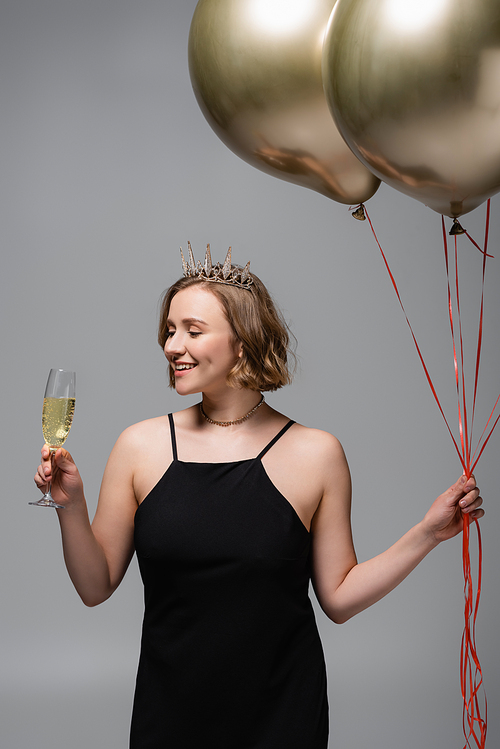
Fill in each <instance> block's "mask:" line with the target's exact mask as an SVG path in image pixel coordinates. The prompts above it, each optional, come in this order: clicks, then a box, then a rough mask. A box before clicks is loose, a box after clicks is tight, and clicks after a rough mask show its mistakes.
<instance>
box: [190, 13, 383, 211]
mask: <svg viewBox="0 0 500 749" xmlns="http://www.w3.org/2000/svg"><path fill="white" fill-rule="evenodd" d="M333 5H334V0H287V2H284V0H200V2H199V3H198V5H197V7H196V10H195V13H194V16H193V20H192V24H191V29H190V34H189V69H190V74H191V82H192V85H193V89H194V92H195V95H196V98H197V101H198V104H199V106H200V108H201V110H202V112H203V114H204V115H205V117H206V119H207V120H208V122H209V124H210V125H211V127H212V128H213V130H214V131H215V132H216V133H217V135H218V136H219V138H220V139H221V140H222V141H223V142H224V143H225V144H226V145H227V146H228V147H229V148H230V149H231V150H232V151H234V153H236V154H237V155H238V156H240V157H241V158H242V159H244V160H245V161H247V162H248V163H250V164H252V165H253V166H255V167H257V168H258V169H260V170H262V171H264V172H267V173H268V174H271V175H273V176H275V177H280V178H281V179H284V180H287V181H289V182H294V183H296V184H298V185H302V186H303V187H308V188H310V189H312V190H316V191H317V192H319V193H321V194H323V195H326V196H327V197H328V198H331V199H332V200H336V201H339V202H341V203H346V204H349V203H360V202H363V201H366V200H368V199H369V198H370V197H371V196H372V195H373V194H374V192H375V191H376V190H377V188H378V186H379V184H380V180H379V179H378V178H377V177H375V176H374V175H373V174H372V173H371V172H370V171H369V170H368V169H367V168H366V167H365V166H363V164H361V162H360V161H359V160H358V159H357V157H356V156H354V154H353V153H352V152H351V151H350V149H349V148H348V146H347V145H346V143H345V142H344V140H343V138H342V137H341V135H340V134H339V132H338V130H337V127H336V125H335V123H334V121H333V119H332V117H331V115H330V112H329V109H328V105H327V102H326V99H325V95H324V92H323V84H322V77H321V55H322V46H323V39H324V34H325V30H326V27H327V23H328V18H329V16H330V12H331V10H332V8H333Z"/></svg>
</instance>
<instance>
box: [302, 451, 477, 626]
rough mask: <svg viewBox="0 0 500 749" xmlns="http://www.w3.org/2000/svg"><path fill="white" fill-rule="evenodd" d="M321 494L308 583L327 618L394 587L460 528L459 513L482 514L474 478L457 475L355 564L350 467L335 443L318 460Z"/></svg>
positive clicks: (342, 615) (341, 618) (344, 615)
mask: <svg viewBox="0 0 500 749" xmlns="http://www.w3.org/2000/svg"><path fill="white" fill-rule="evenodd" d="M322 470H323V472H324V475H325V477H326V480H325V487H326V489H325V493H324V495H323V498H322V500H321V502H320V504H319V507H318V510H317V511H316V514H315V516H314V518H313V523H312V527H311V532H312V538H313V582H314V587H315V590H316V594H317V596H318V600H319V602H320V604H321V606H322V608H323V609H324V611H325V613H326V614H327V616H329V617H330V618H331V619H332V620H333V621H335V622H337V623H342V622H345V621H347V620H348V619H350V618H351V617H352V616H354V615H355V614H357V613H359V612H360V611H363V610H364V609H366V608H368V607H369V606H371V605H373V604H374V603H375V602H376V601H378V600H380V599H381V598H383V597H384V596H385V595H387V594H388V593H389V592H390V591H391V590H393V589H394V588H395V587H396V586H397V585H399V583H400V582H402V581H403V580H404V579H405V577H407V575H409V573H410V572H411V571H412V570H413V569H414V568H415V567H416V566H417V565H418V564H419V562H421V561H422V559H423V558H424V557H425V556H426V555H427V554H428V553H429V552H430V551H431V550H432V549H433V548H435V546H437V545H438V544H439V543H440V542H441V541H444V540H446V539H448V538H451V537H452V536H455V535H456V534H457V533H459V532H460V531H461V529H462V512H466V513H470V515H471V517H482V516H483V515H484V511H483V510H482V509H479V508H480V505H481V503H482V500H481V497H480V496H479V490H478V489H477V488H476V483H475V479H474V477H471V478H470V479H469V480H468V481H466V479H465V477H461V478H460V479H459V480H458V481H457V482H456V483H455V484H453V486H451V487H450V488H449V489H448V490H447V491H446V492H444V493H443V494H442V495H441V496H440V497H438V498H437V499H436V501H435V502H434V504H433V505H432V507H431V508H430V510H429V511H428V513H427V514H426V516H425V518H424V519H423V520H422V521H421V522H420V523H418V524H417V525H416V526H414V527H413V528H411V529H410V530H409V531H408V533H406V534H405V535H404V536H403V537H402V538H400V539H399V540H398V541H396V543H395V544H393V545H392V546H391V547H390V548H389V549H387V550H386V551H384V552H383V553H382V554H379V555H378V556H376V557H374V558H373V559H369V560H368V561H366V562H363V563H361V564H358V562H357V559H356V555H355V552H354V546H353V542H352V535H351V523H350V504H351V497H350V481H349V470H348V467H347V462H346V460H345V457H344V454H343V451H342V448H341V447H340V445H339V446H338V447H337V448H336V449H335V450H334V451H333V452H332V451H330V457H329V458H327V456H326V455H325V456H324V458H323V466H322Z"/></svg>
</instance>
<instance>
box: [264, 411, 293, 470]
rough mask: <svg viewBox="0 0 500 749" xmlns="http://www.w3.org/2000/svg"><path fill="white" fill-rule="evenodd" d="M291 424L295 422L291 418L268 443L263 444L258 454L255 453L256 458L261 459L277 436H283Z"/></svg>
mask: <svg viewBox="0 0 500 749" xmlns="http://www.w3.org/2000/svg"><path fill="white" fill-rule="evenodd" d="M292 424H295V422H294V421H292V419H290V421H289V422H288V424H285V426H284V427H283V429H282V430H281V431H280V432H278V434H277V435H276V436H275V437H273V438H272V440H271V442H270V443H269V444H268V445H266V446H265V448H264V449H263V450H262V452H261V453H260V454H259V455H257V458H256V460H261V459H262V458H263V457H264V455H265V454H266V453H267V451H268V450H270V449H271V447H272V446H273V445H274V444H275V443H276V442H277V441H278V440H279V438H280V437H283V435H284V434H285V432H287V431H288V430H289V429H290V427H291V426H292Z"/></svg>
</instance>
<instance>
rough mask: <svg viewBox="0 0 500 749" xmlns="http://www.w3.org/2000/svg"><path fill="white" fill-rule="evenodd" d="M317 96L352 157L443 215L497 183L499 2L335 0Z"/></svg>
mask: <svg viewBox="0 0 500 749" xmlns="http://www.w3.org/2000/svg"><path fill="white" fill-rule="evenodd" d="M323 83H324V88H325V95H326V98H327V101H328V104H329V106H330V109H331V111H332V114H333V116H334V119H335V121H336V122H337V126H338V128H339V130H340V132H341V133H342V135H343V136H344V138H345V139H346V141H347V143H348V144H349V146H350V147H351V148H352V150H353V151H354V153H355V154H356V155H357V156H358V157H359V158H360V159H361V161H363V163H364V164H366V165H367V166H368V168H369V169H371V170H372V171H373V172H374V173H375V174H377V175H378V176H379V177H380V178H381V179H382V180H384V181H385V182H387V183H388V184H389V185H391V186H392V187H395V188H396V189H397V190H400V191H401V192H403V193H406V194H407V195H410V196H411V197H413V198H416V199H417V200H420V201H421V202H422V203H425V204H426V205H428V206H430V207H431V208H433V209H434V210H435V211H437V212H438V213H442V214H444V215H448V216H453V217H456V216H460V215H462V214H464V213H467V212H468V211H471V210H473V209H474V208H476V206H478V205H479V204H480V203H482V202H483V201H484V200H486V199H487V198H489V197H490V196H491V195H493V194H494V193H496V192H497V191H498V190H499V189H500V2H499V0H468V1H467V2H465V0H338V2H337V4H336V6H335V9H334V11H333V13H332V16H331V19H330V23H329V27H328V30H327V34H326V37H325V43H324V47H323Z"/></svg>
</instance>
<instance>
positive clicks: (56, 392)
mask: <svg viewBox="0 0 500 749" xmlns="http://www.w3.org/2000/svg"><path fill="white" fill-rule="evenodd" d="M75 385H76V372H70V371H69V370H67V369H51V370H50V372H49V377H48V380H47V385H46V387H45V395H44V398H43V409H42V431H43V436H44V439H45V444H46V445H47V446H48V448H49V449H50V457H51V461H52V462H53V455H54V453H55V452H56V450H57V449H58V448H59V447H62V445H64V443H65V442H66V438H67V436H68V433H69V430H70V429H71V422H72V421H73V414H74V412H75ZM28 504H30V505H36V506H37V507H58V508H60V509H63V508H64V506H63V505H58V504H57V503H56V502H54V500H53V499H52V496H51V493H50V482H49V485H48V487H47V491H46V492H45V494H44V495H43V497H41V498H40V499H39V500H38V502H29V503H28Z"/></svg>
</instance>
